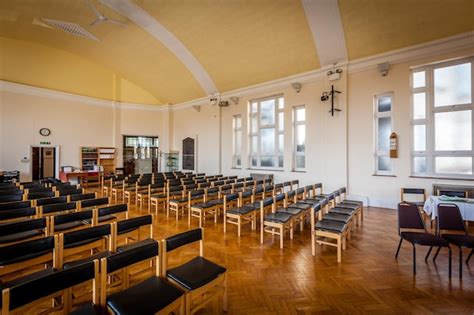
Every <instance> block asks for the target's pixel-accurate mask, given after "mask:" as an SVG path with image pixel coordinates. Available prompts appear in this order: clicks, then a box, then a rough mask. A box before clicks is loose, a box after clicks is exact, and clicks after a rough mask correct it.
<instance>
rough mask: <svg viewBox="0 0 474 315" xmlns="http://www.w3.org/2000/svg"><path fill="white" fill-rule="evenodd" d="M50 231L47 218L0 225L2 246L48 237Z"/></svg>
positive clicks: (0, 243)
mask: <svg viewBox="0 0 474 315" xmlns="http://www.w3.org/2000/svg"><path fill="white" fill-rule="evenodd" d="M48 230H49V220H47V219H46V218H39V219H31V220H22V221H17V222H9V223H5V224H2V225H0V246H6V245H10V244H15V243H18V242H22V241H26V240H32V239H35V238H40V237H44V236H48Z"/></svg>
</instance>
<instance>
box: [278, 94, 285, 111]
mask: <svg viewBox="0 0 474 315" xmlns="http://www.w3.org/2000/svg"><path fill="white" fill-rule="evenodd" d="M284 107H285V99H284V98H283V97H280V98H279V99H278V109H283V108H284Z"/></svg>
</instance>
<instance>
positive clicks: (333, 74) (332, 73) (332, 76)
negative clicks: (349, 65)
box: [327, 69, 342, 81]
mask: <svg viewBox="0 0 474 315" xmlns="http://www.w3.org/2000/svg"><path fill="white" fill-rule="evenodd" d="M341 73H342V69H335V70H329V71H328V73H327V75H328V77H329V81H336V80H339V78H340V76H341Z"/></svg>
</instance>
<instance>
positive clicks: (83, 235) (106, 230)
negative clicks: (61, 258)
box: [62, 212, 111, 247]
mask: <svg viewBox="0 0 474 315" xmlns="http://www.w3.org/2000/svg"><path fill="white" fill-rule="evenodd" d="M78 213H80V212H78ZM110 230H111V229H110V224H104V225H99V226H93V227H89V228H85V229H82V230H77V231H72V232H68V233H64V234H62V235H63V245H64V247H68V245H71V244H76V243H77V244H81V245H82V243H81V242H83V241H87V240H92V239H97V238H101V237H106V236H109V235H110Z"/></svg>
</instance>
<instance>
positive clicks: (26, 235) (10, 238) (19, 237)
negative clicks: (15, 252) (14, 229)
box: [0, 230, 43, 244]
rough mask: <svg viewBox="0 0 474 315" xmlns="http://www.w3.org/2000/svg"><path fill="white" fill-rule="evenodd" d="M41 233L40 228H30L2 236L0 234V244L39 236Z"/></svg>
mask: <svg viewBox="0 0 474 315" xmlns="http://www.w3.org/2000/svg"><path fill="white" fill-rule="evenodd" d="M41 235H43V231H41V230H31V231H25V232H20V233H14V234H8V235H3V236H0V244H5V243H10V242H17V241H21V240H26V239H28V238H32V237H36V236H41Z"/></svg>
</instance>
